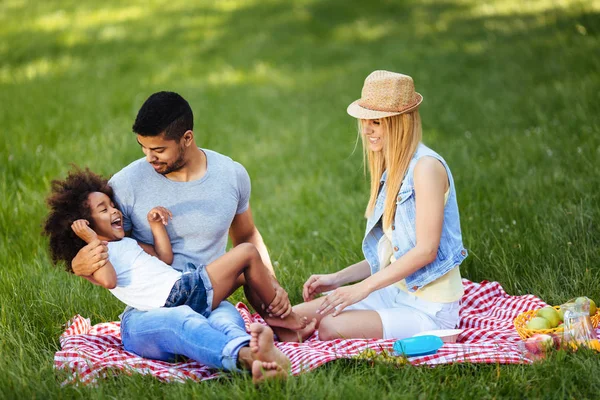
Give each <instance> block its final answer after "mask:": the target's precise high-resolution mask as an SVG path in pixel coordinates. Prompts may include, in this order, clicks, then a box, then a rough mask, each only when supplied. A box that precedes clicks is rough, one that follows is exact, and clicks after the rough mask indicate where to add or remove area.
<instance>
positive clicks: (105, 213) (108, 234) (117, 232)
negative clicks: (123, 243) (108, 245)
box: [88, 192, 125, 241]
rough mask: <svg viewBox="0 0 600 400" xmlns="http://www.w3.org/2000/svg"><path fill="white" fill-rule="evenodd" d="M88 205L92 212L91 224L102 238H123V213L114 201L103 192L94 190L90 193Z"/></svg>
mask: <svg viewBox="0 0 600 400" xmlns="http://www.w3.org/2000/svg"><path fill="white" fill-rule="evenodd" d="M88 206H89V207H90V211H91V213H92V220H91V221H90V225H91V227H92V229H93V230H94V231H95V232H96V234H97V235H98V239H100V240H107V241H113V240H121V239H123V237H124V236H125V231H123V214H122V213H121V211H119V209H118V208H116V207H115V205H114V203H113V202H112V200H111V199H110V197H108V196H107V195H106V194H104V193H102V192H92V193H90V194H89V195H88Z"/></svg>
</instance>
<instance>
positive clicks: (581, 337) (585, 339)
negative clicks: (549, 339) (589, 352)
mask: <svg viewBox="0 0 600 400" xmlns="http://www.w3.org/2000/svg"><path fill="white" fill-rule="evenodd" d="M562 309H563V310H564V314H563V315H564V317H563V321H564V331H563V344H564V345H565V346H567V348H571V349H573V350H576V349H577V348H578V347H579V346H586V347H591V348H596V346H597V344H598V338H597V337H596V332H595V331H594V328H593V326H592V320H591V319H590V301H589V300H588V299H586V300H585V301H581V302H575V303H567V304H564V305H562Z"/></svg>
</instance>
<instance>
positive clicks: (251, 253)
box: [235, 242, 260, 260]
mask: <svg viewBox="0 0 600 400" xmlns="http://www.w3.org/2000/svg"><path fill="white" fill-rule="evenodd" d="M235 249H236V251H239V252H240V253H241V254H244V256H246V257H247V258H248V259H250V260H251V259H254V258H260V253H259V252H258V249H257V248H256V246H255V245H253V244H252V243H247V242H246V243H241V244H238V245H237V246H235Z"/></svg>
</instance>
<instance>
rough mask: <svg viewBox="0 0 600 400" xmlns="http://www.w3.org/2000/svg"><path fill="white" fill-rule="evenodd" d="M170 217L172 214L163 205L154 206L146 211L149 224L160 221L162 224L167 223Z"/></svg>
mask: <svg viewBox="0 0 600 400" xmlns="http://www.w3.org/2000/svg"><path fill="white" fill-rule="evenodd" d="M171 218H173V214H172V213H171V211H169V210H168V209H167V208H165V207H160V206H159V207H154V208H153V209H152V210H150V211H148V222H150V224H153V223H162V224H163V225H167V224H168V223H169V219H171Z"/></svg>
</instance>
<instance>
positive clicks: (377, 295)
mask: <svg viewBox="0 0 600 400" xmlns="http://www.w3.org/2000/svg"><path fill="white" fill-rule="evenodd" d="M458 308H459V302H458V301H455V302H453V303H433V302H430V301H427V300H423V299H420V298H418V297H417V296H415V295H412V294H410V293H406V292H405V291H403V290H400V289H398V288H397V287H396V286H394V285H391V286H388V287H385V288H383V289H380V290H376V291H374V292H373V293H371V294H370V295H368V296H367V297H366V298H365V299H364V300H362V301H359V302H358V303H356V304H353V305H351V306H349V307H346V308H345V309H344V311H345V310H373V311H377V313H378V314H379V316H380V317H381V322H382V324H383V338H384V339H404V338H407V337H411V336H413V335H415V334H417V333H419V332H424V331H429V330H433V329H453V328H455V327H456V326H457V325H458V320H459V318H458Z"/></svg>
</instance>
